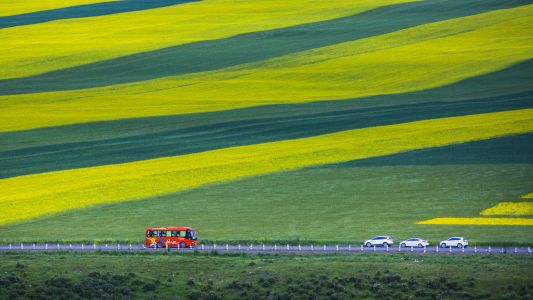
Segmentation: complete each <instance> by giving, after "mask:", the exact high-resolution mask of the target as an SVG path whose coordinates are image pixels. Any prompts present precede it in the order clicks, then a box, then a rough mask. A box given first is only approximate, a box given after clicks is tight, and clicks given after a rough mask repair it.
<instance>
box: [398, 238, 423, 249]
mask: <svg viewBox="0 0 533 300" xmlns="http://www.w3.org/2000/svg"><path fill="white" fill-rule="evenodd" d="M427 246H429V243H428V241H426V240H424V239H421V238H410V239H407V240H405V241H401V242H400V247H402V248H405V247H418V248H422V247H427Z"/></svg>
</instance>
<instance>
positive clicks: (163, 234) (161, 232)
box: [159, 231, 167, 237]
mask: <svg viewBox="0 0 533 300" xmlns="http://www.w3.org/2000/svg"><path fill="white" fill-rule="evenodd" d="M159 236H161V237H163V236H167V232H166V231H160V232H159Z"/></svg>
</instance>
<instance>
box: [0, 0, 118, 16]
mask: <svg viewBox="0 0 533 300" xmlns="http://www.w3.org/2000/svg"><path fill="white" fill-rule="evenodd" d="M111 1H116V0H33V1H30V0H0V17H5V16H12V15H19V14H26V13H31V12H36V11H41V10H49V9H56V8H63V7H69V6H75V5H83V4H92V3H99V2H111Z"/></svg>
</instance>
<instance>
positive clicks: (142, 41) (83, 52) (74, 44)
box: [0, 0, 516, 86]
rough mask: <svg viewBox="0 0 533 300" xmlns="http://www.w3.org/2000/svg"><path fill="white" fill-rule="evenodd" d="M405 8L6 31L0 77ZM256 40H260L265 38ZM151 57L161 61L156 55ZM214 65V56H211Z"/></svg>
mask: <svg viewBox="0 0 533 300" xmlns="http://www.w3.org/2000/svg"><path fill="white" fill-rule="evenodd" d="M408 1H412V0H361V1H355V2H354V1H350V0H338V1H330V2H321V3H320V5H316V1H315V0H293V1H283V0H269V1H253V2H250V1H240V0H205V1H198V2H193V3H187V4H183V5H175V6H169V7H165V8H158V9H151V10H144V11H137V12H130V13H126V14H116V15H108V16H101V17H96V18H80V19H70V20H64V21H54V22H48V23H43V24H36V25H31V26H21V27H14V28H6V29H2V30H1V31H0V34H1V36H2V44H3V45H2V47H1V48H0V78H2V79H4V78H14V77H23V76H30V75H35V74H40V73H44V72H49V71H53V70H60V69H64V68H69V67H74V66H80V65H84V64H89V63H94V62H99V61H104V60H109V59H113V58H117V57H121V56H125V55H130V54H134V53H140V52H147V51H155V50H157V49H161V48H166V47H171V46H177V45H184V44H190V43H194V42H200V41H206V40H215V39H224V38H229V37H231V36H235V35H239V34H244V33H249V32H257V31H265V30H272V29H278V28H284V27H290V26H295V25H300V24H306V23H313V22H319V21H324V20H330V19H335V18H341V17H346V16H350V15H354V14H357V13H360V12H363V11H366V10H369V9H372V8H376V7H380V6H383V5H389V4H395V3H402V2H408ZM515 1H516V0H513V2H515ZM147 2H158V1H147ZM504 6H508V5H504ZM131 20H135V22H132V21H131ZM253 36H255V37H256V38H258V39H264V38H265V35H264V34H262V33H258V34H255V35H253ZM80 37H83V38H82V39H81V38H80ZM237 40H238V41H239V39H237ZM36 43H38V44H39V49H38V50H37V49H35V44H36ZM209 45H211V44H210V43H207V44H206V46H209ZM194 50H195V52H192V54H194V53H202V52H208V53H212V52H211V51H213V50H214V49H209V48H207V49H206V48H205V47H197V48H195V49H194ZM234 50H235V49H234ZM182 54H188V55H190V54H191V53H182ZM153 55H154V56H156V55H161V51H155V52H154V53H153ZM176 55H180V53H176ZM196 55H198V54H196ZM249 55H253V52H252V53H249ZM194 57H195V55H192V56H190V57H186V58H187V59H188V60H192V59H193V58H194ZM133 58H135V57H133ZM176 59H177V58H173V60H169V59H168V57H165V58H164V59H163V60H160V61H159V64H157V65H152V66H150V67H149V68H146V70H144V71H145V72H146V71H148V72H154V71H150V70H153V69H157V68H162V67H163V66H164V63H165V60H166V63H170V62H172V61H174V60H176ZM203 59H204V60H205V57H203ZM213 59H214V56H210V57H209V60H213ZM186 61H187V60H186ZM125 63H127V65H122V66H121V65H120V62H119V65H118V67H119V68H121V70H120V75H121V76H124V77H127V76H125V75H127V74H125V73H128V72H134V71H133V69H132V68H133V67H134V66H138V65H137V64H135V63H134V62H132V61H129V60H128V59H127V58H126V62H125ZM195 63H197V62H195ZM128 65H129V66H128ZM97 66H98V65H97ZM180 68H182V67H180ZM70 76H74V75H73V74H71V75H70ZM119 77H120V76H119ZM95 79H96V78H93V79H92V80H95ZM0 86H3V83H0Z"/></svg>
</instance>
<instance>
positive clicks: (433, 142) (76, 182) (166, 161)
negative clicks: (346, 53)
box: [0, 109, 533, 225]
mask: <svg viewBox="0 0 533 300" xmlns="http://www.w3.org/2000/svg"><path fill="white" fill-rule="evenodd" d="M532 115H533V109H524V110H515V111H505V112H497V113H488V114H479V115H469V116H460V117H450V118H441V119H433V120H424V121H417V122H411V123H404V124H395V125H388V126H379V127H370V128H363V129H354V130H347V131H341V132H337V133H332V134H326V135H321V136H314V137H309V138H301V139H295V140H285V141H279V142H271V143H264V144H256V145H249V146H241V147H232V148H225V149H218V150H212V151H206V152H200V153H194V154H189V155H182V156H173V157H164V158H158V159H151V160H144V161H137V162H131V163H124V164H116V165H107V166H98V167H91V168H82V169H72V170H65V171H57V172H50V173H43V174H34V175H27V176H19V177H13V178H7V179H2V180H0V225H1V224H7V223H12V222H17V221H22V220H28V219H32V218H37V217H40V216H44V215H48V214H53V213H59V212H64V211H69V210H72V209H80V208H84V207H88V206H92V205H97V204H103V203H116V202H124V201H131V200H136V199H143V198H148V197H153V196H157V195H163V194H168V193H174V192H177V191H183V190H187V189H192V188H197V187H200V186H203V185H206V184H210V183H217V182H224V181H228V180H235V179H239V178H244V177H250V176H257V175H263V174H269V173H274V172H283V171H289V170H295V169H299V168H304V167H310V166H316V165H322V164H329V163H337V162H343V161H349V160H354V159H362V158H367V157H374V156H380V155H387V154H393V153H398V152H403V151H409V150H415V149H423V148H428V147H439V146H445V145H449V144H453V143H462V142H468V141H473V140H479V139H488V138H493V137H498V136H503V135H509V134H518V133H525V132H533V118H532ZM176 201H179V196H177V198H176Z"/></svg>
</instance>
